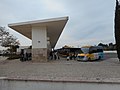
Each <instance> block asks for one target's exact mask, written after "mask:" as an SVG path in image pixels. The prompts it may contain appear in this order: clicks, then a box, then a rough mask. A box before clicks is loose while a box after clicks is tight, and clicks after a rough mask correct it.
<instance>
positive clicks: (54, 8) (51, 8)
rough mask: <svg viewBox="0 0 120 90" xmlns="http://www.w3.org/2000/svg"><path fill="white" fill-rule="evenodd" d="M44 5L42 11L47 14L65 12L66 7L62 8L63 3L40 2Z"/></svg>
mask: <svg viewBox="0 0 120 90" xmlns="http://www.w3.org/2000/svg"><path fill="white" fill-rule="evenodd" d="M41 2H42V3H43V5H44V9H45V10H47V11H48V12H54V13H64V12H66V11H67V10H66V7H65V6H64V3H62V2H60V1H58V0H57V1H56V0H42V1H41Z"/></svg>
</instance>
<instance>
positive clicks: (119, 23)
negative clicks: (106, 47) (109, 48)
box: [115, 0, 120, 61]
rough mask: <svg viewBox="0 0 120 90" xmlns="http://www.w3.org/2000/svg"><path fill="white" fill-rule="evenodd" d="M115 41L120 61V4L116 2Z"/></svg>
mask: <svg viewBox="0 0 120 90" xmlns="http://www.w3.org/2000/svg"><path fill="white" fill-rule="evenodd" d="M115 40H116V46H117V55H118V59H119V61H120V3H119V1H118V0H116V10H115Z"/></svg>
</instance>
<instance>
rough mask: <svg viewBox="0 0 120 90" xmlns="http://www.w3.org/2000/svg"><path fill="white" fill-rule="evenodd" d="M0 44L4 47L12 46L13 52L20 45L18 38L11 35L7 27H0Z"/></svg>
mask: <svg viewBox="0 0 120 90" xmlns="http://www.w3.org/2000/svg"><path fill="white" fill-rule="evenodd" d="M0 44H1V46H3V47H10V49H11V52H12V51H13V49H15V47H16V48H17V46H18V45H20V43H19V41H18V39H17V38H16V37H14V36H13V35H11V34H10V33H9V32H8V31H7V29H6V28H5V27H0Z"/></svg>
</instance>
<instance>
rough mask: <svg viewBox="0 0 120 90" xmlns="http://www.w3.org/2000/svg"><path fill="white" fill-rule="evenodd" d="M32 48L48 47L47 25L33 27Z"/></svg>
mask: <svg viewBox="0 0 120 90" xmlns="http://www.w3.org/2000/svg"><path fill="white" fill-rule="evenodd" d="M32 48H47V30H46V27H35V26H33V27H32Z"/></svg>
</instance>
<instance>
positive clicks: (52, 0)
mask: <svg viewBox="0 0 120 90" xmlns="http://www.w3.org/2000/svg"><path fill="white" fill-rule="evenodd" d="M0 11H1V12H0V26H3V27H6V28H7V29H9V32H10V33H11V34H13V35H14V36H16V37H17V38H18V39H19V41H20V43H21V45H22V46H28V45H31V40H30V39H28V38H26V37H25V36H23V35H21V34H19V33H17V32H16V31H14V30H12V29H10V28H9V27H8V24H10V23H18V22H25V21H32V20H41V19H49V18H57V17H64V16H68V17H69V20H68V22H67V24H66V26H65V28H64V30H63V32H62V34H61V36H60V38H59V40H58V42H57V45H56V47H55V48H61V47H62V46H64V45H69V46H74V47H81V46H83V45H98V43H100V42H101V43H105V44H108V43H111V42H112V43H115V39H114V12H115V0H0Z"/></svg>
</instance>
